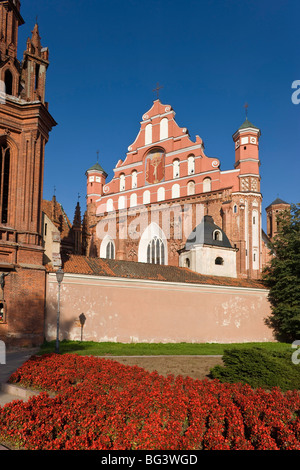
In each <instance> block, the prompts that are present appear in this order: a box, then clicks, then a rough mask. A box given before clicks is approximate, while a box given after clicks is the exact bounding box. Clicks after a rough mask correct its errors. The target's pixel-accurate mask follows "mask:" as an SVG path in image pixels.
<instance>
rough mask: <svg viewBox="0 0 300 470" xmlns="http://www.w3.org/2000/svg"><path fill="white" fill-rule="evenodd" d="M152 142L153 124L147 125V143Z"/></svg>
mask: <svg viewBox="0 0 300 470" xmlns="http://www.w3.org/2000/svg"><path fill="white" fill-rule="evenodd" d="M149 144H152V124H147V126H146V127H145V145H149Z"/></svg>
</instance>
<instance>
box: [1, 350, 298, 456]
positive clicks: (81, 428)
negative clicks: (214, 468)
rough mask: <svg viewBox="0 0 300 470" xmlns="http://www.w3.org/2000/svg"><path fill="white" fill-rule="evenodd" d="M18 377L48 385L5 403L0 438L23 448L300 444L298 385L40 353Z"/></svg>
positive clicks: (16, 380) (240, 447) (35, 385)
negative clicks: (231, 380)
mask: <svg viewBox="0 0 300 470" xmlns="http://www.w3.org/2000/svg"><path fill="white" fill-rule="evenodd" d="M10 382H11V383H16V384H18V385H22V386H26V387H30V388H33V389H39V390H41V393H40V395H39V396H36V397H33V398H31V399H30V400H29V401H28V402H22V401H15V402H13V403H10V404H8V405H5V406H4V407H3V408H0V440H1V441H6V442H10V443H12V444H13V445H15V446H17V447H19V448H23V449H43V450H47V449H49V450H51V449H70V450H71V449H72V450H73V449H76V450H77V449H105V450H134V449H146V450H151V449H154V450H195V449H212V450H217V449H220V450H223V449H233V450H256V449H257V450H264V449H268V450H269V449H276V450H277V449H278V450H284V449H290V450H291V449H293V450H300V443H299V438H300V419H299V416H300V398H299V393H298V392H297V391H290V392H286V393H282V392H281V391H280V390H278V389H273V390H272V391H269V392H267V391H264V390H262V389H257V390H252V389H251V388H250V387H248V386H246V385H241V384H222V383H220V382H218V381H217V380H213V381H208V380H204V381H199V380H193V379H191V378H189V377H187V378H183V377H181V376H179V377H173V376H169V377H167V378H164V377H163V376H159V375H158V374H157V373H149V372H147V371H145V370H143V369H141V368H139V367H130V366H124V365H121V364H119V363H117V362H114V361H111V360H105V359H97V358H94V357H84V356H83V357H82V356H77V355H72V354H69V355H55V354H53V355H47V356H41V357H37V356H36V357H33V358H31V359H30V360H29V361H27V363H25V364H24V365H23V366H22V367H21V368H20V369H19V370H18V371H17V372H15V373H14V374H13V375H12V377H11V379H10ZM50 391H55V392H56V395H55V397H54V398H53V397H51V396H49V394H48V392H50Z"/></svg>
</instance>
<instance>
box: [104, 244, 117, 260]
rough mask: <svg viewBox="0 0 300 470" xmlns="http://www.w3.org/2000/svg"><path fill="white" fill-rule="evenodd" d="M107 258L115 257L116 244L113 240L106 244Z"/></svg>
mask: <svg viewBox="0 0 300 470" xmlns="http://www.w3.org/2000/svg"><path fill="white" fill-rule="evenodd" d="M106 259H115V246H114V243H113V242H112V241H109V242H108V244H107V246H106Z"/></svg>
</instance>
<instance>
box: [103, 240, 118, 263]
mask: <svg viewBox="0 0 300 470" xmlns="http://www.w3.org/2000/svg"><path fill="white" fill-rule="evenodd" d="M115 253H116V250H115V243H114V241H113V239H112V237H111V236H110V235H106V236H105V237H104V238H103V240H102V243H101V245H100V258H106V259H115Z"/></svg>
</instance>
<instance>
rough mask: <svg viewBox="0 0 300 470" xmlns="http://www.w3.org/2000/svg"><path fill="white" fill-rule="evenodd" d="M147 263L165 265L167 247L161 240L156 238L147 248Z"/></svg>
mask: <svg viewBox="0 0 300 470" xmlns="http://www.w3.org/2000/svg"><path fill="white" fill-rule="evenodd" d="M147 263H152V264H165V247H164V244H163V241H162V239H161V238H158V237H154V238H152V240H151V241H150V242H149V244H148V247H147Z"/></svg>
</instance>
